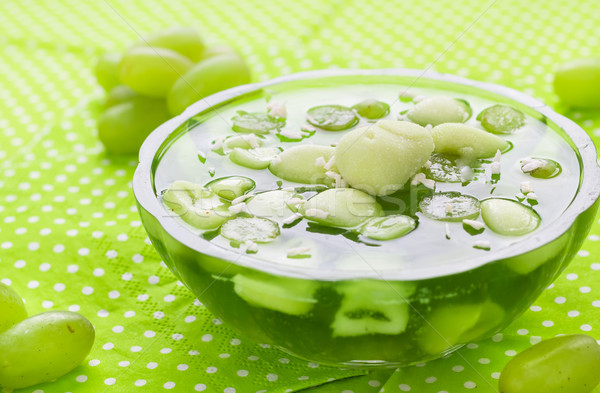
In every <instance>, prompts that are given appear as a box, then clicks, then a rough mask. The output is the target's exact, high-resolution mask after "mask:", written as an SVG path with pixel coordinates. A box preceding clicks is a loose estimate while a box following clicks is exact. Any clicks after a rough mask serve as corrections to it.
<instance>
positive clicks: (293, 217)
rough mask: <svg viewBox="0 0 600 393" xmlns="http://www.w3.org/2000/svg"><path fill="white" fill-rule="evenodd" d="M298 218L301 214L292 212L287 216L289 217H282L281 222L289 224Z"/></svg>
mask: <svg viewBox="0 0 600 393" xmlns="http://www.w3.org/2000/svg"><path fill="white" fill-rule="evenodd" d="M299 218H302V214H300V213H294V214H292V215H291V216H289V217H287V218H284V219H283V220H281V222H282V223H283V224H291V223H293V222H294V221H296V220H297V219H299Z"/></svg>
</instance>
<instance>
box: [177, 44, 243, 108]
mask: <svg viewBox="0 0 600 393" xmlns="http://www.w3.org/2000/svg"><path fill="white" fill-rule="evenodd" d="M249 82H250V70H249V69H248V65H247V64H246V62H245V61H244V59H243V58H242V57H240V56H239V55H237V54H235V53H226V54H221V55H215V56H213V57H211V58H208V59H206V60H204V61H201V62H199V63H197V64H196V65H194V66H193V67H192V68H190V69H189V70H188V72H186V73H185V74H184V75H183V76H182V77H181V78H179V79H178V80H177V81H176V82H175V84H174V85H173V87H172V88H171V91H169V94H168V95H167V104H168V106H169V111H170V112H171V114H172V115H173V116H175V115H178V114H180V113H181V112H183V110H184V109H185V108H187V107H188V106H189V105H191V104H193V103H194V102H196V101H198V100H200V99H203V98H205V97H207V96H209V95H211V94H214V93H216V92H219V91H221V90H225V89H229V88H231V87H234V86H238V85H242V84H245V83H249Z"/></svg>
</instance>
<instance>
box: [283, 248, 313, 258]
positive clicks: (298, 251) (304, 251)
mask: <svg viewBox="0 0 600 393" xmlns="http://www.w3.org/2000/svg"><path fill="white" fill-rule="evenodd" d="M309 254H310V247H296V248H289V249H288V250H287V256H288V258H289V257H296V256H298V255H309Z"/></svg>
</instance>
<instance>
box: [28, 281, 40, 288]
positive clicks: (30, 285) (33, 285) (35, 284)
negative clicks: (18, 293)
mask: <svg viewBox="0 0 600 393" xmlns="http://www.w3.org/2000/svg"><path fill="white" fill-rule="evenodd" d="M39 286H40V283H39V282H38V281H36V280H31V281H29V282H28V283H27V288H29V289H35V288H37V287H39Z"/></svg>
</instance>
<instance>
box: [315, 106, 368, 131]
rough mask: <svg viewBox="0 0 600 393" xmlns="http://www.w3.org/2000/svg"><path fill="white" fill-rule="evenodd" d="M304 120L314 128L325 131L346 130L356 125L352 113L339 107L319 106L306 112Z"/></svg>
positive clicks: (354, 116) (348, 109) (355, 118)
mask: <svg viewBox="0 0 600 393" xmlns="http://www.w3.org/2000/svg"><path fill="white" fill-rule="evenodd" d="M306 120H307V121H308V122H309V123H310V124H312V125H313V126H315V127H319V128H321V129H323V130H327V131H341V130H347V129H348V128H350V127H353V126H354V125H356V123H358V117H356V114H355V113H354V111H353V110H352V109H350V108H348V107H345V106H341V105H321V106H315V107H312V108H310V109H309V110H308V112H306Z"/></svg>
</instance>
